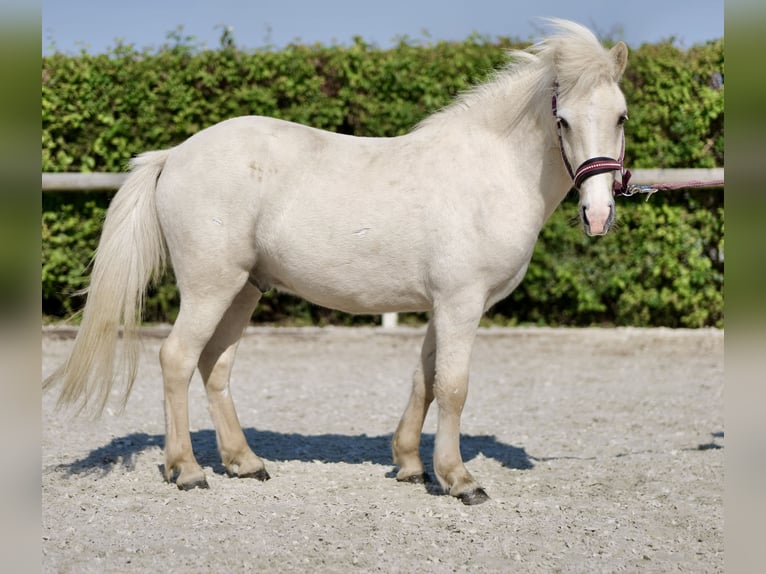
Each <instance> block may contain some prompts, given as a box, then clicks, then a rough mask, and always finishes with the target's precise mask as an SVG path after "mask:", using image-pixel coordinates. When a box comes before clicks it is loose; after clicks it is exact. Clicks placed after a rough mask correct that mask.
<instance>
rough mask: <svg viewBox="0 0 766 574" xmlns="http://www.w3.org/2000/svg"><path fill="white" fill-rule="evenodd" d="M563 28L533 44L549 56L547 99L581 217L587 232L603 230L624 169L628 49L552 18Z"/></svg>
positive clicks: (601, 232)
mask: <svg viewBox="0 0 766 574" xmlns="http://www.w3.org/2000/svg"><path fill="white" fill-rule="evenodd" d="M554 23H555V24H556V25H557V27H558V28H559V29H560V30H561V31H562V32H561V34H559V35H558V36H553V37H552V38H549V39H547V40H545V41H544V42H542V43H541V45H539V46H538V47H537V49H536V51H537V52H538V54H539V55H540V56H543V57H544V56H548V58H549V62H550V63H551V64H552V69H553V74H554V77H555V79H554V82H553V86H552V88H553V95H552V101H551V108H552V116H553V120H552V121H555V123H556V131H557V137H558V145H559V148H560V150H561V156H562V160H563V161H562V164H563V166H562V169H566V170H567V172H568V174H569V177H570V178H571V179H572V181H573V183H574V187H575V188H576V189H577V190H578V191H579V194H580V204H579V211H580V218H581V220H582V224H583V228H584V229H585V232H586V233H587V234H588V235H604V234H606V232H607V231H609V228H610V227H611V225H612V223H613V222H614V190H615V185H617V187H619V185H620V183H619V182H617V183H616V182H615V176H616V175H618V174H620V175H622V173H624V171H623V166H622V162H623V155H624V150H625V147H624V146H625V137H624V133H623V124H624V123H625V120H627V118H628V111H627V106H626V103H625V98H624V96H623V94H622V92H621V91H620V88H619V86H618V82H619V80H620V78H621V77H622V73H623V72H624V71H625V66H626V64H627V60H628V48H627V46H626V45H625V44H624V43H623V42H618V43H617V44H616V45H615V46H614V47H613V48H611V49H610V50H607V49H605V48H603V47H602V46H601V44H600V42H599V41H598V40H597V39H596V37H595V36H594V35H593V34H592V33H591V32H590V31H589V30H587V29H586V28H584V27H582V26H579V25H578V24H574V23H572V22H565V21H561V20H555V21H554Z"/></svg>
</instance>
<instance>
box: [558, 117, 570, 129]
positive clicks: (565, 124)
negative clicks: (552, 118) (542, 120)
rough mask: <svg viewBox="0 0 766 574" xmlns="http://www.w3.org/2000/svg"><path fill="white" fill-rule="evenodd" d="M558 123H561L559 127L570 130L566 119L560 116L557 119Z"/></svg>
mask: <svg viewBox="0 0 766 574" xmlns="http://www.w3.org/2000/svg"><path fill="white" fill-rule="evenodd" d="M556 121H557V122H558V123H559V127H562V128H564V129H565V130H568V129H569V122H568V121H566V120H565V119H564V118H562V117H560V116H559V117H557V118H556Z"/></svg>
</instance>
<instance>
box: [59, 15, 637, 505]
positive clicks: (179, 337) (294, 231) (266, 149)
mask: <svg viewBox="0 0 766 574" xmlns="http://www.w3.org/2000/svg"><path fill="white" fill-rule="evenodd" d="M552 25H553V26H554V27H555V34H554V35H552V36H551V37H549V38H547V39H545V40H544V41H542V42H540V43H538V44H536V45H535V46H533V47H531V48H530V49H529V50H527V51H522V52H518V51H517V52H513V53H512V57H513V63H512V64H510V65H509V66H508V67H507V68H505V69H503V70H500V71H499V72H498V73H497V74H496V75H495V77H494V78H493V79H492V80H491V81H489V82H488V83H486V84H484V85H481V86H479V87H477V88H475V89H474V90H472V91H471V92H469V93H467V94H464V95H463V96H461V97H459V98H458V99H457V100H456V101H455V102H454V103H453V104H452V105H450V106H449V107H447V108H445V109H443V110H442V111H439V112H438V113H436V114H434V115H432V116H431V117H429V118H427V119H426V120H425V121H423V122H422V123H421V124H420V125H418V126H417V127H416V128H415V129H414V130H413V131H412V132H411V133H409V134H407V135H404V136H401V137H395V138H362V137H352V136H346V135H338V134H335V133H329V132H325V131H320V130H317V129H313V128H310V127H306V126H302V125H297V124H294V123H288V122H285V121H280V120H276V119H270V118H265V117H239V118H235V119H231V120H228V121H224V122H222V123H219V124H217V125H214V126H212V127H210V128H207V129H205V130H203V131H201V132H199V133H198V134H196V135H194V136H192V137H190V138H189V139H188V140H187V141H185V142H183V143H182V144H180V145H178V146H176V147H174V148H172V149H169V150H165V151H153V152H148V153H144V154H142V155H140V156H139V157H137V158H136V159H135V160H134V161H133V162H132V171H131V174H130V177H129V179H128V180H127V181H126V183H125V185H124V186H123V187H122V188H121V189H120V190H119V192H118V193H117V195H116V196H115V198H114V200H113V201H112V204H111V206H110V208H109V212H108V215H107V217H106V222H105V224H104V230H103V235H102V237H101V241H100V244H99V247H98V250H97V253H96V257H95V262H94V265H93V271H92V275H91V279H90V288H89V293H88V299H87V303H86V305H85V309H84V314H83V319H82V326H81V327H80V330H79V333H78V335H77V338H76V340H75V342H74V347H73V349H72V353H71V356H70V357H69V360H68V361H67V362H66V364H64V365H63V366H62V367H61V368H60V369H59V370H58V371H57V372H56V373H54V374H53V375H52V376H51V377H49V378H48V379H47V380H46V381H45V386H46V387H50V386H52V385H53V384H54V383H57V382H61V383H63V388H62V391H61V396H60V399H59V402H60V403H73V404H75V405H78V406H79V407H81V408H86V407H89V406H91V405H94V406H95V407H96V410H98V409H103V408H104V406H105V404H106V402H107V400H108V399H109V396H110V393H111V390H112V388H113V382H114V381H115V379H116V378H119V377H120V375H121V374H122V375H124V376H125V379H124V380H125V383H126V384H125V393H124V400H125V401H127V397H128V394H129V392H130V389H131V385H132V382H133V380H134V378H135V375H136V361H137V351H136V336H137V323H138V321H139V319H140V316H141V308H142V297H143V293H144V290H145V288H146V287H147V285H148V284H149V282H150V281H151V280H152V279H153V278H156V277H157V276H158V275H159V274H160V273H161V272H162V270H163V268H164V265H165V259H166V254H168V255H169V256H170V260H171V262H172V265H173V268H174V270H175V276H176V278H177V281H178V287H179V290H180V293H181V308H180V312H179V314H178V319H177V321H176V323H175V325H174V326H173V329H172V332H171V333H170V336H169V337H168V338H167V340H166V341H165V342H164V344H163V346H162V350H161V352H160V361H161V365H162V372H163V379H164V394H165V417H166V421H165V422H166V431H167V432H166V442H165V474H166V478H167V480H168V481H172V480H175V483H176V484H177V485H178V487H179V488H182V489H190V488H194V487H206V486H207V482H206V479H205V474H204V472H203V470H202V468H201V467H200V465H199V464H198V463H197V461H196V459H195V457H194V453H193V452H192V446H191V439H190V436H189V418H188V385H189V381H190V379H191V377H192V374H193V372H194V370H195V369H196V368H198V369H199V370H200V373H201V375H202V379H203V380H204V384H205V389H206V391H207V397H208V400H209V403H210V412H211V415H212V419H213V422H214V424H215V429H216V434H217V440H218V448H219V451H220V455H221V458H222V460H223V464H224V466H225V467H226V469H227V470H228V471H229V472H230V473H231V474H234V475H237V476H239V477H245V476H247V477H255V478H257V479H260V480H265V479H267V478H269V475H268V473H267V472H266V469H265V467H264V463H263V460H261V459H260V458H259V457H258V456H257V455H256V454H255V453H254V452H253V451H252V450H251V449H250V447H249V446H248V444H247V443H246V441H245V436H244V434H243V432H242V428H241V426H240V423H239V420H238V419H237V414H236V412H235V409H234V403H233V402H232V399H231V395H230V393H229V375H230V373H231V369H232V365H233V363H234V354H235V352H236V349H237V344H238V341H239V339H240V336H241V334H242V332H243V329H244V327H245V326H246V325H247V324H248V321H249V319H250V317H251V315H252V313H253V310H254V309H255V306H256V304H257V303H258V300H259V298H260V297H261V294H262V293H263V292H264V291H266V290H268V289H272V288H276V289H279V290H283V291H286V292H289V293H294V294H297V295H300V296H302V297H304V298H306V299H307V300H309V301H312V302H314V303H316V304H319V305H323V306H326V307H331V308H334V309H340V310H342V311H346V312H349V313H384V312H390V311H430V312H431V320H430V322H429V324H428V328H427V332H426V335H425V342H424V343H423V349H422V355H421V359H420V361H419V364H418V366H417V370H416V372H415V375H414V382H413V385H412V392H411V395H410V399H409V403H408V405H407V407H406V409H405V411H404V414H403V416H402V418H401V422H400V423H399V426H398V428H397V429H396V433H395V435H394V438H393V459H394V461H395V463H396V464H397V465H398V467H399V470H398V474H397V479H398V480H400V481H410V482H422V481H423V480H425V479H426V478H427V476H426V474H425V470H424V466H423V462H422V460H421V458H420V455H419V444H420V437H421V429H422V425H423V420H424V418H425V416H426V412H427V410H428V407H429V405H430V404H431V402H432V401H433V399H436V403H437V405H438V427H437V431H436V441H435V448H434V459H433V468H434V472H435V474H436V478H437V480H438V481H439V483H440V484H441V486H442V487H443V488H444V489H445V490H447V491H448V492H449V493H450V494H452V495H453V496H456V497H458V498H460V499H461V500H462V501H463V502H464V503H466V504H475V503H479V502H482V501H484V500H486V498H487V495H486V493H485V492H484V490H483V489H482V488H481V487H480V486H479V484H478V483H477V482H476V480H475V479H474V477H473V476H472V475H471V473H470V472H469V471H468V470H467V469H466V467H465V466H464V464H463V461H462V458H461V455H460V444H459V443H460V415H461V412H462V410H463V404H464V402H465V398H466V393H467V391H468V367H469V358H470V355H471V348H472V345H473V341H474V336H475V333H476V329H477V326H478V323H479V319H480V318H481V316H482V314H483V312H484V311H485V310H486V309H487V308H488V307H489V306H490V305H492V304H493V303H495V302H497V301H499V300H501V299H503V298H504V297H506V296H507V295H508V294H509V293H510V292H511V291H512V290H513V289H514V288H515V287H516V286H517V285H518V284H519V282H520V281H521V279H522V277H523V276H524V273H525V271H526V269H527V265H528V264H529V260H530V258H531V256H532V250H533V247H534V245H535V241H536V240H537V236H538V233H539V232H540V229H541V227H542V226H543V224H544V223H545V221H546V219H547V218H548V217H549V216H550V215H551V213H552V212H553V211H554V209H556V207H557V206H558V204H559V203H560V202H561V200H562V199H563V198H564V196H565V195H566V194H567V192H568V191H569V189H570V188H572V186H573V177H575V173H574V172H573V170H571V168H569V169H568V167H567V166H569V165H570V164H571V165H580V166H581V167H582V166H585V167H588V166H591V167H592V166H593V164H594V162H595V161H597V160H604V159H606V160H610V161H611V162H612V163H609V162H607V166H606V168H605V169H602V170H601V171H599V170H595V171H590V172H588V173H586V176H585V177H582V176H581V172H582V171H583V170H578V172H577V175H578V176H580V177H579V180H578V184H579V194H580V215H581V218H582V222H583V225H584V229H585V231H586V232H587V233H588V234H589V235H602V234H605V233H606V232H607V231H608V229H609V226H610V225H611V223H612V221H613V218H614V197H613V185H614V182H615V175H616V174H617V173H618V172H619V168H620V166H621V161H618V162H617V163H615V160H611V159H610V158H614V157H618V156H619V157H621V153H622V152H621V149H622V146H623V145H624V141H623V128H622V123H623V121H624V120H625V118H626V105H625V99H624V97H623V95H622V93H621V91H620V89H619V87H618V81H619V79H620V76H621V75H622V73H623V71H624V69H625V65H626V60H627V48H626V46H625V45H624V44H623V43H618V44H617V45H616V46H614V47H613V48H612V49H611V50H607V49H604V48H603V47H602V46H601V45H600V43H599V42H598V41H597V39H596V38H595V36H594V35H593V34H592V33H591V32H589V31H588V30H587V29H585V28H583V27H581V26H579V25H577V24H574V23H571V22H566V21H561V20H554V21H552ZM552 99H553V106H552ZM554 114H555V115H554ZM602 167H603V166H602ZM585 171H586V172H587V171H588V170H585ZM121 324H122V325H123V326H124V343H123V344H122V345H120V344H118V342H119V341H118V340H119V329H120V326H121ZM320 400H321V399H320ZM317 408H319V405H317ZM99 412H100V411H99Z"/></svg>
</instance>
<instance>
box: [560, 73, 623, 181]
mask: <svg viewBox="0 0 766 574" xmlns="http://www.w3.org/2000/svg"><path fill="white" fill-rule="evenodd" d="M558 93H559V83H558V82H554V83H553V96H552V97H551V109H552V110H553V117H554V118H556V131H557V132H558V136H559V150H561V158H562V159H563V160H564V165H565V166H566V168H567V172H569V177H571V178H572V181H574V187H575V189H578V190H579V189H580V186H581V185H582V184H583V182H584V181H585V180H586V179H588V178H589V177H592V176H594V175H598V174H600V173H608V172H610V171H619V172H620V175H621V176H622V180H621V181H615V182H614V187H613V190H612V191H613V193H614V194H615V195H618V194H620V193H624V192H625V191H626V190H627V189H628V181H629V180H630V170H629V169H625V166H624V165H623V161H624V159H625V132H623V133H622V145H621V147H620V158H619V159H614V158H611V157H605V156H599V157H592V158H590V159H586V160H585V161H584V162H582V163H581V164H580V167H578V168H577V171H574V170H573V169H572V164H571V163H569V159H568V158H567V154H566V152H565V151H564V139H563V137H562V136H561V121H560V120H559V119H558V106H557V104H556V100H557V97H558Z"/></svg>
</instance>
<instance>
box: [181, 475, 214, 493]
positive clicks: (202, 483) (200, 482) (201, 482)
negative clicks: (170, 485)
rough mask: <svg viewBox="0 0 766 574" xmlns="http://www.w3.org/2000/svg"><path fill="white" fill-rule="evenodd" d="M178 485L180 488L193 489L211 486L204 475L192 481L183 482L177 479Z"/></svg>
mask: <svg viewBox="0 0 766 574" xmlns="http://www.w3.org/2000/svg"><path fill="white" fill-rule="evenodd" d="M176 486H177V487H178V490H193V489H195V488H210V486H209V485H208V483H207V479H206V478H205V477H204V476H203V477H202V478H199V479H197V480H193V481H191V482H185V483H181V482H178V481H176Z"/></svg>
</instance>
